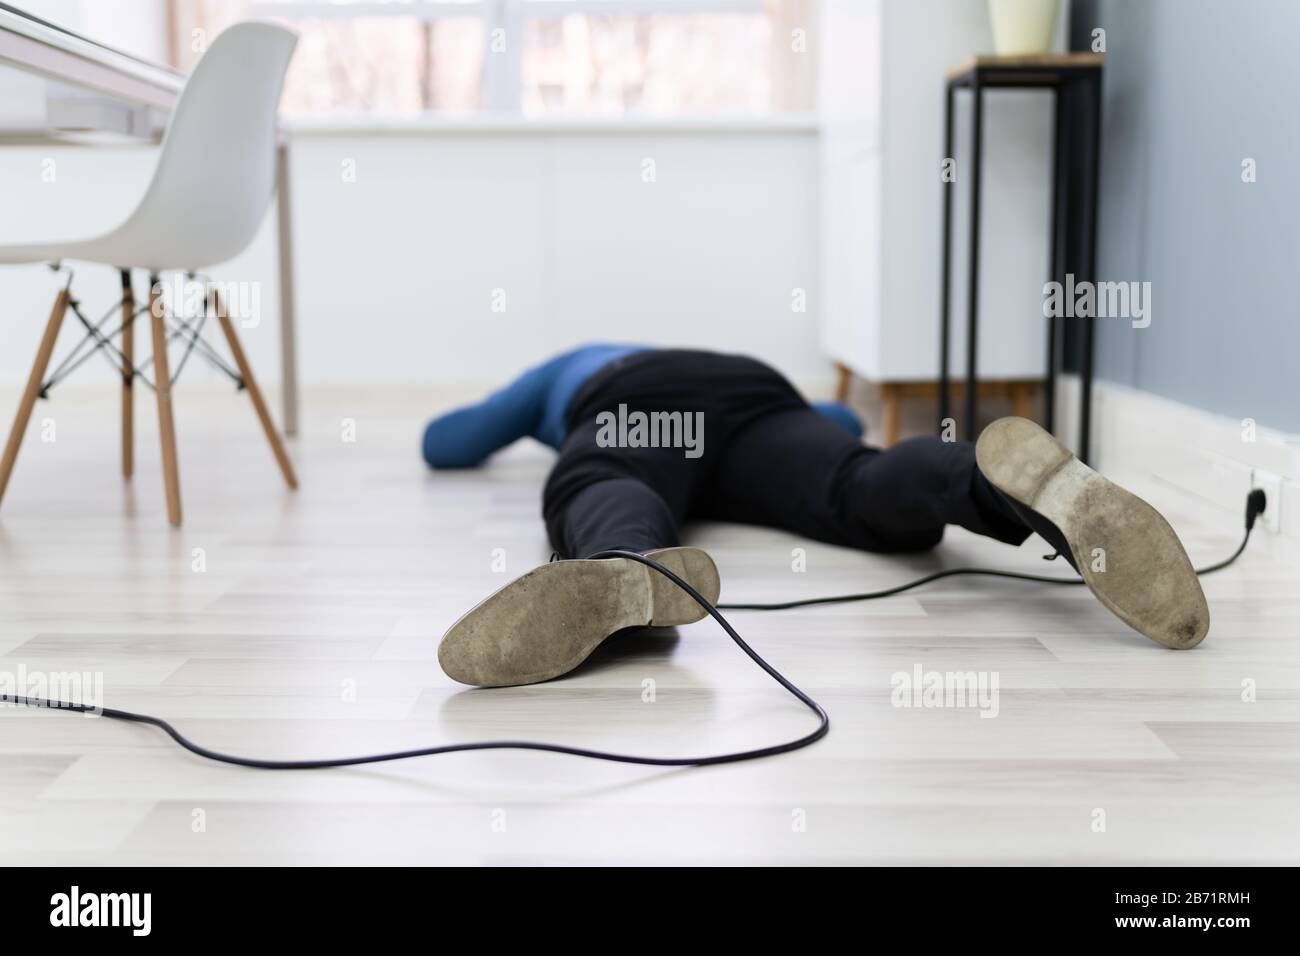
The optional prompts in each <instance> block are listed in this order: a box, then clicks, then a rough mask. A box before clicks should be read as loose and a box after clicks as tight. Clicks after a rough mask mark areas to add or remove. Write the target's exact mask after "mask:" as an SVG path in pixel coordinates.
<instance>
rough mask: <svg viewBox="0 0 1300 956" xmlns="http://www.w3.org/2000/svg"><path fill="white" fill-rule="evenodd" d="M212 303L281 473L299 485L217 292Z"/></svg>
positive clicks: (294, 485) (290, 484) (291, 484)
mask: <svg viewBox="0 0 1300 956" xmlns="http://www.w3.org/2000/svg"><path fill="white" fill-rule="evenodd" d="M212 304H213V306H214V310H215V311H216V313H217V321H218V322H219V323H221V331H222V332H223V333H225V336H226V344H227V345H229V346H230V354H231V355H232V356H234V359H235V365H236V366H237V367H238V368H239V376H240V378H242V379H243V380H244V388H245V389H246V390H247V391H248V397H249V398H251V399H252V400H253V409H254V410H255V411H256V412H257V417H258V420H259V421H261V423H262V431H264V432H265V433H266V440H267V441H268V442H270V443H271V451H272V453H273V454H274V455H275V460H276V461H277V462H279V463H280V473H281V474H282V475H284V483H285V484H287V485H288V486H289V488H290V489H294V488H297V487H298V477H297V476H296V475H295V474H294V472H293V462H291V461H289V454H288V452H286V451H285V450H284V442H283V441H281V440H280V433H279V432H278V431H276V429H275V423H274V422H273V421H271V413H270V412H269V411H267V408H266V402H265V401H264V400H263V398H262V390H261V389H260V388H258V387H257V380H256V379H255V378H253V369H252V366H250V365H249V364H248V357H247V356H246V355H244V349H243V346H241V345H240V344H239V336H237V335H236V334H235V326H234V324H233V323H231V321H230V316H229V315H227V314H226V310H225V309H224V308H222V306H221V300H220V299H219V298H218V297H217V294H216V293H215V292H213V294H212Z"/></svg>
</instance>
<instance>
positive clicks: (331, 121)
mask: <svg viewBox="0 0 1300 956" xmlns="http://www.w3.org/2000/svg"><path fill="white" fill-rule="evenodd" d="M282 125H283V126H284V128H285V129H286V130H287V131H288V132H289V135H290V136H293V137H326V136H356V135H364V136H428V135H435V136H436V135H456V136H460V135H485V136H490V135H511V136H515V135H526V134H537V135H543V136H552V135H563V134H576V135H615V136H617V135H642V134H681V133H686V134H722V135H735V134H781V133H798V134H816V133H817V132H818V131H819V129H820V125H819V123H818V120H817V117H816V116H815V115H813V114H811V113H806V114H805V113H799V114H787V115H782V116H699V117H676V118H663V119H656V118H651V117H633V118H622V117H608V118H606V117H593V118H569V117H546V118H543V119H525V118H523V117H520V116H490V115H484V116H460V117H456V116H410V117H405V116H390V117H384V116H362V115H358V116H337V117H322V118H300V119H293V118H288V119H285V120H284V121H283V124H282Z"/></svg>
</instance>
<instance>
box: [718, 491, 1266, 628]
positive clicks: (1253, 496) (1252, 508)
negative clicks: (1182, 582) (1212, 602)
mask: <svg viewBox="0 0 1300 956" xmlns="http://www.w3.org/2000/svg"><path fill="white" fill-rule="evenodd" d="M1266 504H1267V499H1266V498H1265V496H1264V492H1263V490H1262V489H1260V488H1256V489H1254V490H1252V491H1251V492H1250V494H1248V495H1247V496H1246V534H1245V536H1244V537H1243V538H1242V539H1241V544H1239V545H1238V546H1237V550H1236V551H1234V552H1232V554H1231V555H1229V556H1228V557H1226V558H1224V559H1223V560H1222V561H1219V562H1218V563H1216V564H1211V565H1210V566H1209V567H1205V568H1198V569H1197V571H1196V573H1197V575H1198V576H1200V575H1205V574H1213V573H1214V572H1215V571H1222V570H1223V569H1224V568H1226V567H1227V566H1228V565H1230V564H1232V562H1234V561H1236V560H1237V559H1238V558H1239V557H1241V553H1242V552H1243V551H1245V550H1246V544H1247V543H1248V542H1249V541H1250V532H1251V530H1252V529H1253V528H1254V527H1255V519H1256V518H1258V517H1259V516H1260V515H1261V514H1263V513H1264V507H1265V505H1266ZM1049 557H1056V555H1049ZM960 574H970V575H981V576H983V577H990V578H1010V579H1011V580H1013V581H1034V582H1036V583H1038V584H1083V578H1057V577H1049V576H1048V575H1045V574H1025V573H1023V572H1021V571H998V570H995V569H993V568H947V569H946V570H943V571H935V572H934V573H933V574H927V575H926V576H925V577H923V578H917V579H916V580H915V581H908V582H906V583H905V584H898V585H895V586H894V587H892V588H884V589H883V590H880V591H863V592H862V593H861V594H840V595H837V596H835V597H822V598H805V599H803V600H801V601H781V602H778V603H774V604H739V603H728V604H719V605H718V609H719V610H721V611H789V610H791V609H792V608H796V607H813V606H814V605H817V604H848V603H850V602H852V601H873V600H875V599H876V598H883V597H892V596H893V595H895V594H902V593H903V592H904V591H910V590H912V589H913V588H919V587H921V585H923V584H930V583H931V582H933V581H940V580H942V579H943V578H953V577H957V576H958V575H960Z"/></svg>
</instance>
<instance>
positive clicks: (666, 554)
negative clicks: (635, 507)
mask: <svg viewBox="0 0 1300 956" xmlns="http://www.w3.org/2000/svg"><path fill="white" fill-rule="evenodd" d="M646 556H647V557H649V558H653V559H654V560H656V561H658V562H659V563H660V564H662V565H663V566H664V567H666V568H667V569H668V570H669V571H672V572H673V573H674V574H676V575H677V576H678V577H680V578H682V579H683V580H684V581H686V583H687V584H689V585H691V587H693V588H695V589H696V590H697V591H699V592H700V594H701V595H703V596H704V598H705V599H706V600H708V601H709V603H710V604H716V603H717V600H718V592H719V590H720V589H721V587H720V582H719V579H718V569H717V567H716V566H715V565H714V563H713V559H712V558H710V557H709V555H708V553H707V552H705V551H701V550H700V549H699V548H665V549H663V550H660V551H651V552H648V553H647V555H646ZM706 613H708V612H707V611H705V610H704V608H702V607H700V605H699V604H697V603H696V602H695V601H694V600H693V599H692V598H691V596H690V595H689V594H687V593H686V592H685V591H683V590H682V589H681V588H679V587H677V585H675V584H673V582H672V581H670V580H668V579H667V578H666V577H664V576H663V575H662V574H660V573H659V572H658V571H655V570H654V569H653V568H650V567H647V566H646V565H644V564H640V563H638V562H636V561H632V560H630V559H628V558H608V559H602V560H599V561H590V560H581V561H553V562H552V563H550V564H544V565H542V566H541V567H538V568H534V569H533V570H531V571H529V572H528V573H527V574H525V575H523V576H522V577H519V578H516V579H515V580H514V581H512V582H510V583H509V584H507V585H506V586H505V587H503V588H501V589H500V590H499V591H497V592H495V593H494V594H492V595H491V596H489V597H488V598H487V599H486V600H484V601H482V602H481V603H480V604H478V605H477V606H475V607H474V608H472V609H471V610H470V611H469V612H467V613H466V614H464V615H463V616H462V617H461V618H460V620H458V621H457V622H456V623H455V624H453V625H452V626H451V628H450V629H448V631H447V633H446V634H444V635H443V638H442V643H440V644H439V645H438V663H439V664H440V665H441V666H442V669H443V671H444V672H445V673H446V674H447V676H448V677H450V678H451V679H452V680H456V681H459V682H460V683H462V684H473V685H476V686H479V687H511V686H514V685H517V684H534V683H537V682H538V681H544V680H550V679H551V678H553V677H559V676H560V675H561V674H566V673H568V672H569V671H571V670H573V669H574V668H575V667H577V666H578V665H579V664H581V663H582V662H583V661H585V660H586V659H587V658H588V656H590V654H591V652H592V651H594V650H595V649H596V648H597V647H599V646H600V644H601V643H602V642H603V641H604V640H605V638H607V637H609V636H610V635H611V634H613V633H614V632H615V631H621V630H623V629H624V628H628V627H645V626H650V627H675V626H677V625H680V624H691V623H694V622H695V621H698V620H700V619H701V618H702V617H704V615H705V614H706Z"/></svg>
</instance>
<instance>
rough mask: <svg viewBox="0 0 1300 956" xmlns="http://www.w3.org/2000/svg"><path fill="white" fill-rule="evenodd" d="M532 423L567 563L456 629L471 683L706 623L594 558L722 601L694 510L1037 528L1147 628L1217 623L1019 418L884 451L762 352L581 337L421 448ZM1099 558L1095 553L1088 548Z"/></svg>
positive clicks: (1119, 499) (548, 506)
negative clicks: (548, 465) (675, 578)
mask: <svg viewBox="0 0 1300 956" xmlns="http://www.w3.org/2000/svg"><path fill="white" fill-rule="evenodd" d="M525 435H530V436H532V437H533V438H536V439H537V440H539V441H541V442H544V443H545V444H547V445H550V446H551V447H552V448H555V449H556V450H558V451H559V453H560V455H559V459H558V460H557V461H556V463H555V466H554V467H553V468H552V469H551V473H550V476H549V477H548V478H547V481H546V488H545V491H544V492H543V501H542V513H543V517H544V519H545V521H546V530H547V532H548V534H549V535H550V539H551V542H552V544H553V546H554V547H555V549H556V550H557V551H558V552H559V555H560V557H561V558H563V559H565V560H561V561H555V562H552V563H550V564H545V565H542V566H541V567H538V568H535V569H534V570H532V571H529V572H528V573H527V574H525V575H523V576H522V577H520V578H518V579H516V580H515V581H513V582H511V583H510V584H507V585H506V586H505V587H503V588H501V589H500V590H499V591H497V592H496V593H495V594H493V595H491V596H490V597H488V598H487V599H486V600H485V601H483V602H482V603H481V604H479V605H478V606H477V607H475V608H473V609H472V610H471V611H469V612H468V613H467V614H465V615H464V616H463V617H462V618H461V619H460V620H459V621H457V622H456V623H455V624H454V625H452V627H451V629H450V630H448V631H447V633H446V634H445V635H444V636H443V639H442V643H441V645H440V646H439V648H438V661H439V663H440V664H441V665H442V668H443V670H444V671H446V673H447V674H448V675H449V676H450V677H452V678H453V679H455V680H458V681H461V682H462V683H466V684H479V685H485V686H501V685H510V684H528V683H533V682H535V681H542V680H547V679H549V678H552V677H557V676H559V675H561V674H564V673H566V672H568V671H570V670H572V669H573V668H575V667H577V666H578V665H579V664H580V663H582V661H583V660H585V659H586V658H587V656H588V655H589V654H590V653H591V652H592V651H593V650H594V649H595V648H596V647H597V646H598V645H599V644H600V643H601V642H602V641H604V640H605V638H607V637H608V636H609V635H610V634H612V633H614V632H615V631H617V630H620V629H622V628H626V627H633V626H644V625H651V626H655V627H671V626H674V625H680V624H689V623H691V622H693V621H697V620H699V619H700V618H702V617H703V616H704V613H705V612H704V611H703V609H702V608H701V607H700V606H699V605H698V604H696V603H695V602H694V601H693V600H692V599H691V598H690V597H689V596H688V595H687V594H686V593H685V592H683V591H682V590H681V589H679V588H677V587H676V586H675V585H674V584H673V583H672V582H671V581H669V580H668V579H667V578H665V577H664V576H663V575H661V574H659V573H657V572H656V571H654V570H652V569H651V568H648V567H646V566H645V565H643V564H640V563H638V562H636V561H631V560H629V559H626V558H612V559H603V560H585V558H586V556H587V555H592V554H596V553H598V552H600V551H606V550H612V549H619V550H625V551H635V552H639V553H642V554H645V555H647V556H649V557H652V558H654V559H655V560H656V561H659V562H660V563H662V564H663V565H664V566H665V567H667V568H668V569H669V570H671V571H673V572H675V573H676V574H678V575H679V576H681V577H682V578H683V579H685V580H686V581H687V582H688V583H689V584H691V585H692V586H693V587H694V588H695V589H696V590H697V591H699V592H700V593H701V594H703V595H704V596H705V597H706V598H708V599H709V601H711V602H714V603H716V601H717V599H718V592H719V580H718V572H717V568H716V567H715V566H714V563H713V560H712V559H711V558H710V557H709V556H708V554H707V553H705V552H704V551H702V550H700V549H698V548H684V547H680V546H679V539H678V531H679V528H680V527H681V525H682V524H683V522H685V521H688V520H691V519H707V520H712V521H736V522H742V523H746V524H758V525H767V526H770V527H775V528H782V529H784V530H786V531H790V532H791V533H793V534H796V535H799V536H800V537H804V538H812V539H815V540H817V541H825V542H828V543H830V544H836V545H842V546H845V547H851V548H860V549H862V550H864V551H874V552H914V551H925V550H928V549H930V548H933V547H934V546H935V545H937V544H938V543H939V541H940V540H941V539H942V538H943V531H944V527H945V526H946V525H949V524H956V525H961V526H962V527H963V528H966V529H967V530H970V531H973V532H975V533H976V534H982V535H987V536H989V537H992V538H996V539H997V540H999V541H1004V542H1006V543H1007V544H1014V545H1018V544H1020V543H1022V542H1023V541H1024V540H1025V539H1026V538H1028V537H1029V535H1030V534H1031V533H1032V532H1035V531H1036V532H1038V534H1040V535H1041V536H1042V537H1043V538H1044V539H1046V541H1047V542H1048V543H1049V544H1050V545H1052V546H1053V547H1054V548H1055V549H1056V550H1057V552H1058V553H1059V554H1061V555H1062V556H1064V557H1065V558H1066V559H1067V560H1068V561H1069V562H1070V564H1071V565H1073V566H1074V568H1075V569H1076V570H1077V571H1079V573H1080V574H1081V575H1082V576H1083V579H1084V581H1085V582H1086V583H1087V585H1088V587H1089V588H1091V589H1092V592H1093V594H1095V595H1096V596H1097V598H1098V599H1099V600H1100V601H1101V603H1102V604H1104V605H1105V606H1106V607H1107V608H1109V609H1110V610H1111V611H1112V612H1114V613H1115V614H1116V615H1117V616H1118V617H1119V618H1120V619H1121V620H1123V621H1124V622H1125V623H1127V624H1128V625H1130V626H1131V627H1133V628H1134V629H1135V630H1137V631H1138V632H1139V633H1141V634H1144V635H1145V636H1147V637H1149V638H1151V640H1153V641H1156V642H1158V643H1160V644H1163V645H1165V646H1166V647H1173V648H1187V647H1193V646H1195V645H1196V644H1198V643H1200V641H1201V639H1202V638H1203V637H1204V636H1205V633H1206V631H1207V630H1208V629H1209V626H1210V614H1209V608H1208V607H1207V606H1206V603H1205V596H1204V595H1203V594H1202V592H1201V586H1200V582H1199V581H1198V580H1197V577H1196V572H1195V571H1194V570H1193V569H1192V565H1191V562H1190V561H1189V560H1188V559H1187V555H1186V553H1185V552H1184V551H1183V547H1182V545H1181V544H1180V543H1179V541H1178V538H1177V536H1176V535H1175V534H1174V532H1173V529H1171V528H1170V527H1169V524H1168V522H1166V521H1165V519H1164V518H1163V517H1162V516H1161V515H1160V514H1159V513H1158V512H1157V511H1156V510H1155V509H1154V508H1152V507H1151V506H1150V505H1148V504H1147V503H1146V502H1144V501H1142V500H1141V499H1140V498H1138V497H1136V496H1135V495H1132V494H1130V493H1129V492H1127V491H1125V490H1124V489H1122V488H1120V487H1118V486H1117V485H1115V484H1113V483H1111V482H1110V481H1108V480H1107V479H1105V478H1103V477H1102V476H1101V475H1099V474H1097V473H1096V472H1094V471H1093V470H1092V469H1090V468H1088V467H1087V466H1086V465H1084V464H1083V463H1082V462H1080V461H1079V460H1078V459H1076V458H1075V457H1074V456H1073V455H1072V454H1071V453H1070V452H1069V451H1068V450H1067V449H1066V448H1065V447H1064V446H1062V445H1061V444H1059V443H1058V442H1057V441H1056V440H1055V439H1054V438H1053V437H1052V436H1051V435H1049V434H1048V433H1047V432H1045V431H1043V430H1042V429H1041V428H1039V427H1038V426H1037V425H1035V424H1033V423H1032V422H1029V421H1026V420H1025V419H1022V418H1003V419H1000V420H999V421H996V422H994V423H993V424H992V425H990V426H989V427H988V428H986V429H985V430H984V432H983V434H981V435H980V438H979V441H978V443H977V444H975V445H971V444H970V443H968V442H948V441H943V440H942V439H940V438H937V437H935V438H913V439H910V440H908V441H903V442H900V443H899V444H897V445H895V446H893V447H892V448H889V449H885V450H881V449H879V448H872V447H870V446H867V445H864V444H862V441H861V426H860V425H859V423H858V421H857V418H856V417H855V416H854V415H853V413H852V412H851V411H850V410H849V409H848V408H846V407H845V406H843V405H817V406H813V405H809V404H808V403H807V402H806V401H804V399H803V398H802V397H800V395H799V393H798V392H796V391H795V389H794V387H793V386H792V385H791V384H790V383H789V382H787V381H786V380H785V378H784V377H782V376H781V375H780V374H779V373H778V372H776V371H775V370H773V369H772V368H770V367H768V366H767V365H764V364H763V363H762V362H759V361H757V360H755V359H752V358H747V357H745V356H741V355H721V354H717V353H713V352H701V351H685V350H675V349H649V348H634V347H629V346H613V345H589V346H585V347H583V348H579V349H576V350H574V351H572V352H568V353H566V354H564V355H561V356H558V357H556V358H554V359H552V360H550V361H549V362H546V363H545V364H543V365H541V366H538V367H537V368H534V369H531V370H529V371H528V372H526V373H525V374H524V375H522V376H521V377H520V378H519V379H518V380H516V381H515V382H514V383H512V384H511V385H509V386H507V387H506V388H504V389H503V390H501V391H499V392H496V393H495V394H493V395H491V396H490V397H488V398H487V399H486V400H485V401H483V402H481V403H480V404H478V405H473V406H470V407H467V408H462V409H459V410H457V411H454V412H450V413H448V414H446V415H443V416H441V417H439V418H436V419H434V420H433V421H432V422H430V423H429V425H428V427H427V428H426V430H425V433H424V457H425V460H426V461H428V463H429V464H430V465H431V466H432V467H434V468H472V467H477V466H479V465H481V464H482V463H483V462H484V461H485V460H486V459H487V458H488V456H489V455H491V454H492V453H493V452H495V451H497V450H498V449H500V448H504V447H505V446H506V445H508V444H510V443H511V442H514V441H516V440H517V439H519V438H522V437H524V436H525ZM665 435H668V436H669V440H667V441H664V440H661V439H663V437H664V436H665ZM673 436H676V437H675V438H674V437H673ZM1096 549H1102V551H1100V552H1099V551H1097V550H1096ZM1103 553H1104V563H1103V562H1101V561H1098V560H1096V558H1097V555H1099V554H1103ZM1102 568H1104V570H1100V569H1102Z"/></svg>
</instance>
